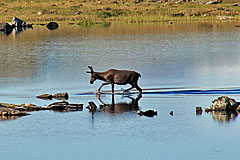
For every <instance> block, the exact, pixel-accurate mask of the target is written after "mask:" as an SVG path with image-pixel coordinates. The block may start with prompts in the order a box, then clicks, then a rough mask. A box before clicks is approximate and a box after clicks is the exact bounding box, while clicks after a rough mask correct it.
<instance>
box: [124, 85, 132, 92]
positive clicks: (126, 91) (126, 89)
mask: <svg viewBox="0 0 240 160" xmlns="http://www.w3.org/2000/svg"><path fill="white" fill-rule="evenodd" d="M133 88H134V87H133V86H132V87H130V88H128V89H126V90H124V91H123V92H127V91H130V90H131V89H133Z"/></svg>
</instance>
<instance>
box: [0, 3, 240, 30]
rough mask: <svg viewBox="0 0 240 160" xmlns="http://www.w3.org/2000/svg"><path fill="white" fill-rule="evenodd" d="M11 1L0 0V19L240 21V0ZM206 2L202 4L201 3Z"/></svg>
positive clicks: (44, 20)
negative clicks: (217, 0)
mask: <svg viewBox="0 0 240 160" xmlns="http://www.w3.org/2000/svg"><path fill="white" fill-rule="evenodd" d="M169 1H170V2H165V0H101V1H100V0H91V1H87V0H70V1H63V0H50V1H46V2H45V1H41V0H11V1H6V0H4V1H0V12H1V15H2V16H1V17H0V22H9V21H11V20H12V17H14V16H16V17H19V18H20V19H22V20H24V21H26V22H28V23H34V24H41V23H45V22H49V21H55V22H58V23H65V24H83V25H88V24H94V23H105V22H121V23H144V22H166V21H208V20H240V6H233V5H232V4H234V3H239V0H223V1H222V2H221V3H218V4H211V5H207V4H206V2H208V1H210V0H193V1H191V2H190V0H169ZM200 2H202V3H200Z"/></svg>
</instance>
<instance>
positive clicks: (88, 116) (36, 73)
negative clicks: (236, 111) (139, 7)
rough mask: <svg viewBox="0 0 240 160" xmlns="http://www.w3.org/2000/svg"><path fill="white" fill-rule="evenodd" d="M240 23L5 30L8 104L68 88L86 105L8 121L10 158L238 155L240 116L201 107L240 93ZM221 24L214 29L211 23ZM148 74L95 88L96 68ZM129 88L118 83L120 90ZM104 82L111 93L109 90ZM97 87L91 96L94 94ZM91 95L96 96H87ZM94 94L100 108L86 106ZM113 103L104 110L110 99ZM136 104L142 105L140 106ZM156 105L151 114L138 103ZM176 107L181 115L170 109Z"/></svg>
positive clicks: (1, 126)
mask: <svg viewBox="0 0 240 160" xmlns="http://www.w3.org/2000/svg"><path fill="white" fill-rule="evenodd" d="M236 24H237V22H222V23H217V24H215V23H212V22H208V23H174V24H173V25H167V24H164V23H162V24H143V25H123V24H122V25H119V24H111V25H110V26H109V27H103V26H98V25H97V26H93V27H79V26H75V25H73V26H64V25H60V27H59V29H57V30H54V31H50V30H48V29H47V28H45V27H43V26H35V27H34V28H33V29H32V30H31V29H30V30H26V31H23V32H21V33H18V34H14V33H11V34H10V35H7V36H6V35H4V34H2V33H1V34H0V88H1V90H0V102H4V103H13V104H23V103H33V104H36V105H39V106H47V105H49V104H51V103H53V102H55V101H57V100H48V101H45V100H41V99H37V98H35V97H36V96H37V95H40V94H44V93H49V94H55V93H59V92H68V93H69V95H70V98H69V100H68V102H69V103H82V104H84V109H83V111H78V112H64V113H63V112H53V111H38V112H31V113H30V114H31V115H29V116H25V117H20V118H17V119H12V120H4V119H3V118H2V119H1V121H0V130H1V132H0V137H1V145H0V155H1V158H2V159H11V160H28V159H29V160H30V159H36V160H38V159H39V160H40V159H71V160H75V159H104V160H107V159H117V160H123V159H124V160H125V159H174V160H175V159H184V160H185V159H220V160H221V159H222V160H225V159H238V146H239V140H238V138H237V137H238V133H239V131H240V125H239V118H238V115H233V114H232V115H226V114H211V113H205V112H203V113H202V115H196V112H195V108H196V107H197V106H201V107H203V108H207V107H209V106H210V105H211V103H212V100H214V99H215V98H217V97H218V96H221V95H226V96H229V97H231V98H234V99H236V100H237V101H240V99H239V94H240V93H239V89H240V87H239V86H240V85H239V82H240V78H239V75H238V73H239V71H240V67H239V61H240V46H239V44H240V38H239V37H240V32H239V28H236V27H235V25H236ZM210 25H213V27H210ZM88 65H92V66H93V67H94V70H96V71H105V70H108V69H109V68H117V69H129V70H135V71H138V72H139V73H141V75H142V77H141V78H140V79H139V85H140V86H141V87H142V88H143V89H144V90H143V95H142V98H140V99H139V100H137V101H136V99H137V94H136V93H135V91H133V94H130V97H131V98H133V99H131V98H129V97H128V95H120V94H117V95H115V96H114V104H115V105H114V107H111V106H112V103H113V99H112V98H113V97H112V95H111V94H103V95H101V97H100V98H101V100H102V102H101V101H100V100H99V99H98V97H97V96H96V95H95V94H92V92H95V91H96V90H97V88H98V87H99V86H100V85H101V82H100V81H96V82H95V83H94V84H93V85H91V84H89V80H90V75H89V74H87V73H86V71H88V68H87V66H88ZM128 87H129V86H116V87H115V88H116V90H119V89H121V88H128ZM110 89H111V87H110V86H105V87H103V91H106V90H107V91H108V90H110ZM89 92H91V94H89ZM86 93H88V94H86ZM90 101H92V102H94V103H95V104H96V105H97V106H98V109H97V112H95V113H94V114H93V113H91V112H89V111H88V109H86V108H85V107H86V106H87V105H88V102H90ZM103 102H104V103H105V104H109V106H110V107H109V108H105V109H101V108H100V104H101V103H103ZM133 104H135V105H133ZM137 109H140V110H144V111H145V110H148V109H153V110H156V111H157V112H158V115H157V116H155V117H152V118H149V117H144V116H141V117H139V116H138V115H137V112H136V110H137ZM170 111H173V112H174V114H173V116H171V115H170V114H169V112H170Z"/></svg>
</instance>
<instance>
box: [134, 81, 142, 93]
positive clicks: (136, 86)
mask: <svg viewBox="0 0 240 160" xmlns="http://www.w3.org/2000/svg"><path fill="white" fill-rule="evenodd" d="M133 86H134V88H136V89H137V90H138V91H139V94H142V89H141V88H140V87H139V86H138V84H137V83H134V84H133Z"/></svg>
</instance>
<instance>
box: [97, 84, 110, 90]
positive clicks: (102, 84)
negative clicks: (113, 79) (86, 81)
mask: <svg viewBox="0 0 240 160" xmlns="http://www.w3.org/2000/svg"><path fill="white" fill-rule="evenodd" d="M108 84H111V83H109V82H105V83H103V84H102V85H101V86H100V87H99V88H98V92H100V90H101V88H102V87H103V86H105V85H108Z"/></svg>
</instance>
